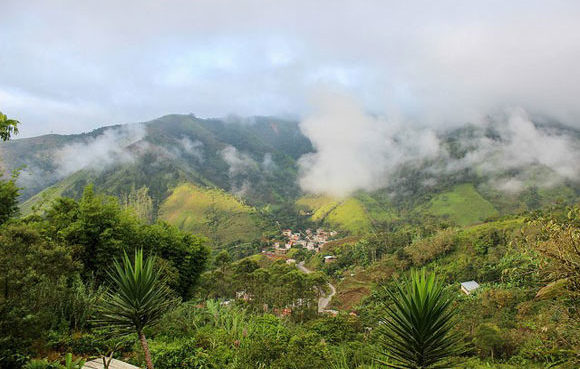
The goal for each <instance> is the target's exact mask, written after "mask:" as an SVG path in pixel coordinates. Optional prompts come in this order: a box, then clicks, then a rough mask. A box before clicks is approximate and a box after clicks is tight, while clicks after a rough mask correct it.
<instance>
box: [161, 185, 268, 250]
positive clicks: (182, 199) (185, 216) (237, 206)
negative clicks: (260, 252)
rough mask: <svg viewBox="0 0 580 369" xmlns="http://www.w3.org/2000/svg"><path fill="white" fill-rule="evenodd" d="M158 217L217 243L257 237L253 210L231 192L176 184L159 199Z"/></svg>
mask: <svg viewBox="0 0 580 369" xmlns="http://www.w3.org/2000/svg"><path fill="white" fill-rule="evenodd" d="M160 218H161V219H163V220H165V221H167V222H169V223H171V224H173V225H176V226H178V227H179V228H180V229H182V230H185V231H188V232H192V233H196V234H202V235H205V236H207V237H209V238H211V239H212V240H213V241H214V243H215V244H216V245H218V246H221V245H225V244H229V243H232V242H236V241H243V242H248V241H252V240H254V239H257V238H259V237H260V236H261V225H260V223H259V219H258V217H257V214H256V212H255V210H254V209H253V208H251V207H249V206H247V205H245V204H244V203H242V202H240V201H239V200H238V199H236V198H235V197H234V196H233V195H231V194H229V193H227V192H224V191H220V190H217V189H203V188H200V187H197V186H195V185H193V184H182V185H180V186H178V187H176V188H175V189H174V190H173V192H172V193H171V195H170V196H169V197H168V198H167V199H166V200H165V201H164V202H163V204H162V205H161V209H160Z"/></svg>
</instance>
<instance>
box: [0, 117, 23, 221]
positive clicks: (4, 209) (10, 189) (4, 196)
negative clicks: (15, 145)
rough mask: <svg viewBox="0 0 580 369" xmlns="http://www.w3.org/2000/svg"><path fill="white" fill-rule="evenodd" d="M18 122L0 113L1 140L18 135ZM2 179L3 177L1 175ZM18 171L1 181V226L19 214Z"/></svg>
mask: <svg viewBox="0 0 580 369" xmlns="http://www.w3.org/2000/svg"><path fill="white" fill-rule="evenodd" d="M18 124H20V122H18V121H17V120H14V119H8V117H6V115H5V114H2V112H0V140H2V141H8V140H9V139H10V137H11V136H12V135H13V134H14V135H16V134H18ZM0 177H2V175H1V173H0ZM17 178H18V171H15V172H13V173H12V178H11V179H8V180H0V225H2V224H4V223H6V221H7V220H8V219H10V218H11V217H13V216H14V215H16V214H17V213H18V196H19V195H20V194H19V193H18V190H19V188H18V187H17V186H16V179H17Z"/></svg>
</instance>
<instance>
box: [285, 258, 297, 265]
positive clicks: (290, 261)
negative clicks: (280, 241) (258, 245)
mask: <svg viewBox="0 0 580 369" xmlns="http://www.w3.org/2000/svg"><path fill="white" fill-rule="evenodd" d="M286 264H288V265H292V264H296V259H286Z"/></svg>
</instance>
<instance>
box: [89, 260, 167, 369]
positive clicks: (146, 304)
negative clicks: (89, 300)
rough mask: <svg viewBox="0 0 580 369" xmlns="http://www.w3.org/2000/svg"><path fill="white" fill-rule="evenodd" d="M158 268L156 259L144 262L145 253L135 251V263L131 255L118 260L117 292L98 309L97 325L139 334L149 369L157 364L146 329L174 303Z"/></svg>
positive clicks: (112, 275)
mask: <svg viewBox="0 0 580 369" xmlns="http://www.w3.org/2000/svg"><path fill="white" fill-rule="evenodd" d="M154 264H155V258H154V257H149V258H147V259H145V260H144V258H143V250H141V249H140V250H136V251H135V259H134V263H132V262H131V260H130V259H129V256H127V253H125V254H124V256H123V258H122V263H121V262H119V261H118V260H115V262H114V268H113V271H112V272H110V273H109V276H110V278H111V281H112V284H113V288H112V290H111V291H108V292H107V293H106V294H105V296H104V299H103V301H102V303H101V305H100V306H99V307H98V308H97V311H98V313H99V314H98V319H97V322H99V323H101V324H103V325H109V326H112V327H115V328H117V329H119V331H120V332H121V333H131V332H136V333H137V336H138V337H139V341H140V343H141V346H142V347H143V352H144V353H145V361H146V363H147V368H148V369H153V361H152V360H151V353H150V352H149V346H148V344H147V339H146V338H145V334H144V333H143V329H144V328H145V327H146V326H150V325H152V324H154V323H156V322H157V321H158V320H159V319H160V318H161V316H162V315H163V314H164V313H165V312H166V311H167V310H168V309H169V308H170V307H171V306H172V304H173V302H174V299H173V298H172V297H171V293H170V291H169V289H168V288H167V287H166V286H165V285H164V284H163V283H161V278H160V273H159V271H158V270H156V269H155V268H154Z"/></svg>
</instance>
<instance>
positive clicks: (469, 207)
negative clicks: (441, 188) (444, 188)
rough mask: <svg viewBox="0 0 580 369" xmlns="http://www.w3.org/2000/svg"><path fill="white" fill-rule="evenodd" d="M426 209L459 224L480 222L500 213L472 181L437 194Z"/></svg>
mask: <svg viewBox="0 0 580 369" xmlns="http://www.w3.org/2000/svg"><path fill="white" fill-rule="evenodd" d="M426 211H427V212H429V213H431V214H433V215H436V216H441V217H443V218H448V219H450V220H452V221H453V222H455V223H457V224H459V225H470V224H474V223H478V222H481V221H483V220H485V219H486V218H488V217H491V216H495V215H498V214H499V213H498V211H497V210H496V209H495V208H494V207H493V205H492V204H491V203H490V202H489V201H487V200H486V199H484V198H483V197H482V196H481V195H480V194H479V193H478V192H477V191H476V190H475V188H474V187H473V185H472V184H470V183H466V184H461V185H458V186H455V187H454V188H453V189H452V190H451V191H448V192H444V193H442V194H439V195H437V196H435V197H434V198H433V199H432V200H431V201H430V202H429V204H427V206H426Z"/></svg>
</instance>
